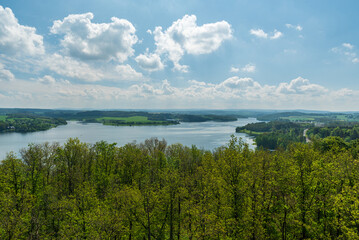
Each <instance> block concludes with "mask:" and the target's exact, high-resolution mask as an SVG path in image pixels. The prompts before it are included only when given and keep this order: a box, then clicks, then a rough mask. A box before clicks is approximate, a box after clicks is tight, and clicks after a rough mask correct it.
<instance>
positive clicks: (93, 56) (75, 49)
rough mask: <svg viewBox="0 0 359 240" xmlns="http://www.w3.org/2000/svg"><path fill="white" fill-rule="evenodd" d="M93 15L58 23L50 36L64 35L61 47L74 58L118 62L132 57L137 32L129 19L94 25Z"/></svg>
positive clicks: (117, 19)
mask: <svg viewBox="0 0 359 240" xmlns="http://www.w3.org/2000/svg"><path fill="white" fill-rule="evenodd" d="M93 17H94V15H93V14H92V13H91V12H89V13H85V14H71V15H68V16H67V17H65V18H64V19H63V20H56V21H54V23H53V26H52V27H51V33H53V34H61V35H64V38H63V39H62V40H61V45H62V46H63V47H64V49H65V52H66V53H67V54H69V55H70V56H72V57H76V58H79V59H82V60H110V59H113V60H117V61H119V62H124V61H126V60H127V58H128V57H129V56H132V55H133V53H134V49H133V48H132V46H133V45H134V44H135V43H137V41H138V39H137V36H136V35H135V32H136V29H135V27H134V26H133V25H132V23H130V22H129V21H128V20H126V19H119V18H116V17H112V18H111V21H112V22H110V23H93V22H92V19H93Z"/></svg>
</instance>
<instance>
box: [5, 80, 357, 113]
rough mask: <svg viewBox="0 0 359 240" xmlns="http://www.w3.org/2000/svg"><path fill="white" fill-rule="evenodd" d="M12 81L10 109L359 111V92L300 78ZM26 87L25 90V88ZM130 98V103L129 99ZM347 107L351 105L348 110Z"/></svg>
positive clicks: (8, 92)
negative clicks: (124, 83) (114, 83)
mask: <svg viewBox="0 0 359 240" xmlns="http://www.w3.org/2000/svg"><path fill="white" fill-rule="evenodd" d="M42 79H47V80H49V81H50V82H51V84H52V85H51V87H49V85H48V84H49V83H48V82H46V81H24V80H17V81H9V82H7V84H3V85H2V88H1V90H2V91H3V92H5V93H6V94H3V95H1V96H0V98H1V99H2V101H3V102H4V106H6V103H10V102H11V106H9V107H51V108H54V107H68V106H72V107H92V108H126V107H127V108H128V107H129V106H131V107H143V106H144V105H145V104H147V105H149V104H151V106H158V107H166V106H167V107H172V108H173V107H175V108H185V107H187V108H188V106H191V107H193V108H198V107H203V106H206V107H207V108H271V109H273V108H308V106H311V108H312V109H326V110H343V109H357V110H358V106H357V104H356V103H357V102H358V101H359V91H357V90H352V89H347V88H343V89H338V90H328V89H326V88H325V87H323V86H321V85H318V84H314V83H311V82H310V81H309V80H308V79H304V78H301V77H298V78H296V79H293V80H291V81H288V82H282V83H280V84H276V85H262V84H260V83H259V82H257V81H255V80H253V79H252V78H240V77H237V76H234V77H231V78H228V79H225V80H224V81H222V82H219V83H206V82H201V81H196V80H190V81H188V85H187V86H182V87H175V86H172V85H171V83H170V82H169V81H167V80H163V81H162V82H159V83H150V82H146V83H137V84H133V85H132V86H130V87H127V88H121V87H108V86H102V85H98V84H75V83H69V82H66V81H61V80H60V81H58V80H56V81H52V79H51V78H50V77H46V75H45V76H44V77H43V78H42ZM19 89H21V91H20V90H19ZM129 100H130V101H129ZM343 106H345V107H343Z"/></svg>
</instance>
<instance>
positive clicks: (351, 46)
mask: <svg viewBox="0 0 359 240" xmlns="http://www.w3.org/2000/svg"><path fill="white" fill-rule="evenodd" d="M342 46H343V47H345V48H348V49H350V50H351V49H353V48H354V46H353V45H352V44H350V43H343V44H342Z"/></svg>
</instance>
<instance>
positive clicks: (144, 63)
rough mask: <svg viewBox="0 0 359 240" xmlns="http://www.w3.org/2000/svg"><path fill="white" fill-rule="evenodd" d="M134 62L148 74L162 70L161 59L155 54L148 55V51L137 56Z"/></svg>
mask: <svg viewBox="0 0 359 240" xmlns="http://www.w3.org/2000/svg"><path fill="white" fill-rule="evenodd" d="M135 61H136V62H137V63H138V65H139V66H140V67H141V68H142V69H144V70H146V71H149V72H153V71H159V70H162V69H163V68H164V65H163V63H162V61H161V57H160V56H159V55H158V54H156V53H152V54H149V53H148V49H147V50H146V53H145V54H140V55H138V56H137V57H136V58H135Z"/></svg>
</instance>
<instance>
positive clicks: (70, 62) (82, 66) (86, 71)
mask: <svg viewBox="0 0 359 240" xmlns="http://www.w3.org/2000/svg"><path fill="white" fill-rule="evenodd" d="M43 64H44V65H45V66H46V67H47V68H49V69H50V70H52V71H54V72H55V73H57V74H59V75H62V76H66V77H71V78H76V79H79V80H82V81H86V82H95V81H100V80H102V79H104V78H105V74H104V73H103V72H102V71H100V70H98V69H96V68H93V67H91V66H90V65H88V64H86V63H84V62H79V61H77V60H75V59H72V58H70V57H66V56H61V55H60V54H57V53H55V54H53V55H50V56H48V57H47V58H46V59H44V62H43Z"/></svg>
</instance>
